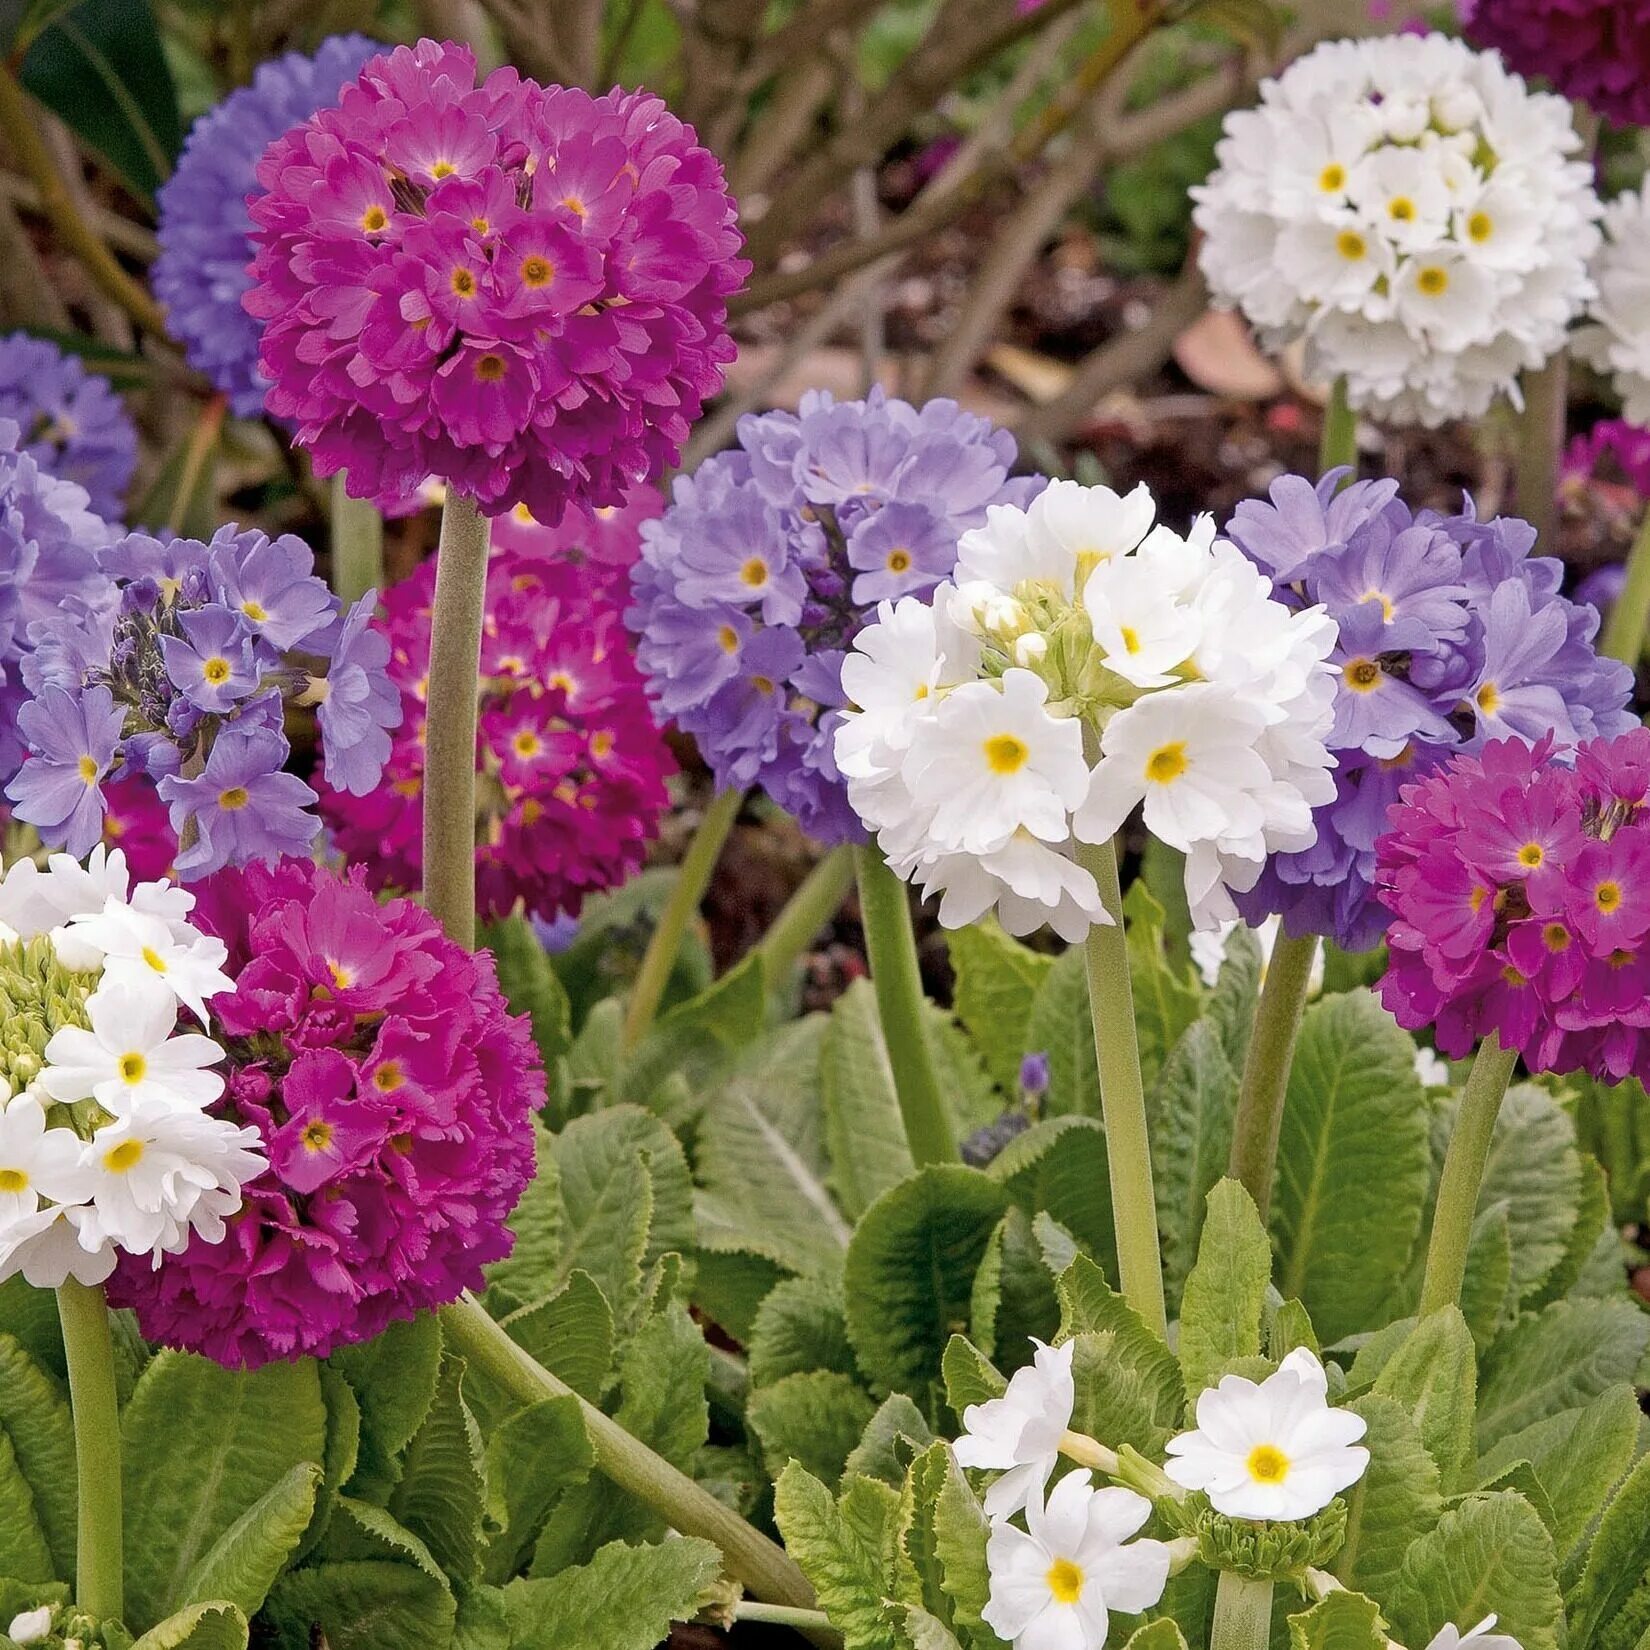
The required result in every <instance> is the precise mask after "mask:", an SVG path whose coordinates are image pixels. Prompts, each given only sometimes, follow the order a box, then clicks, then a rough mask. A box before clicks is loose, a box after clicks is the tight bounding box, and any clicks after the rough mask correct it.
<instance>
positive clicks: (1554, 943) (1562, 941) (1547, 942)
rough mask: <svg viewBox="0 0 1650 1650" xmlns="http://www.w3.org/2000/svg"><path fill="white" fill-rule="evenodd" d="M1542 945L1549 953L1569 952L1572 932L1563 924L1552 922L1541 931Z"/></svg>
mask: <svg viewBox="0 0 1650 1650" xmlns="http://www.w3.org/2000/svg"><path fill="white" fill-rule="evenodd" d="M1541 943H1542V944H1543V945H1544V946H1546V948H1547V949H1548V950H1549V951H1553V952H1558V951H1568V950H1569V949H1570V930H1569V929H1568V928H1566V927H1565V926H1564V924H1563V923H1561V922H1550V923H1548V924H1547V926H1546V927H1545V928H1543V929H1542V930H1541Z"/></svg>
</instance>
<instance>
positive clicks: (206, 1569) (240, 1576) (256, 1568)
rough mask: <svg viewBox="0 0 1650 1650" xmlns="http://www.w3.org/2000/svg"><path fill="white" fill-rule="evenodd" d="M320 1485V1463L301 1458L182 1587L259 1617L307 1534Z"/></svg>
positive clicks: (215, 1546)
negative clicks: (304, 1535)
mask: <svg viewBox="0 0 1650 1650" xmlns="http://www.w3.org/2000/svg"><path fill="white" fill-rule="evenodd" d="M320 1487H321V1469H320V1467H318V1466H317V1465H316V1464H315V1463H314V1462H312V1461H300V1462H299V1463H298V1464H297V1466H295V1467H293V1468H292V1470H291V1471H290V1472H289V1473H287V1475H286V1476H285V1477H284V1478H283V1479H281V1481H280V1482H279V1483H278V1484H274V1485H272V1486H271V1487H270V1489H269V1490H268V1491H267V1493H265V1494H264V1495H261V1496H259V1498H258V1499H257V1500H256V1501H254V1502H253V1503H252V1505H251V1506H250V1507H248V1508H247V1509H246V1511H245V1512H244V1513H242V1514H241V1516H240V1517H239V1518H238V1519H236V1520H235V1522H234V1523H233V1524H231V1525H230V1526H229V1528H228V1529H227V1530H225V1531H224V1532H223V1534H222V1535H221V1536H219V1537H218V1539H217V1540H216V1541H215V1542H213V1544H212V1547H211V1550H210V1551H209V1552H207V1553H206V1555H205V1556H204V1557H203V1558H202V1559H201V1561H200V1563H199V1564H197V1565H196V1566H195V1568H194V1570H193V1571H191V1573H190V1575H189V1578H188V1580H187V1581H185V1582H184V1584H183V1586H182V1588H181V1589H180V1591H181V1592H182V1594H183V1596H184V1597H185V1598H186V1599H188V1600H190V1601H192V1602H193V1601H197V1600H201V1599H222V1600H223V1601H224V1602H226V1603H229V1604H233V1605H234V1606H235V1607H236V1608H237V1609H239V1610H240V1611H241V1612H242V1613H243V1614H244V1615H245V1616H246V1617H247V1618H248V1619H250V1618H251V1617H252V1616H255V1615H256V1614H257V1613H258V1611H259V1610H260V1609H261V1608H262V1607H263V1602H264V1600H265V1599H266V1598H267V1597H268V1596H269V1589H270V1588H271V1587H273V1586H274V1585H275V1578H276V1577H277V1576H279V1575H280V1573H281V1570H282V1568H283V1567H284V1566H285V1564H286V1562H287V1560H288V1559H289V1558H291V1556H292V1554H293V1553H294V1551H296V1549H297V1546H298V1543H299V1541H300V1540H302V1539H303V1534H304V1531H305V1530H306V1529H307V1528H308V1527H309V1521H310V1516H311V1514H312V1513H313V1512H314V1509H315V1497H316V1495H317V1493H318V1492H319V1490H320Z"/></svg>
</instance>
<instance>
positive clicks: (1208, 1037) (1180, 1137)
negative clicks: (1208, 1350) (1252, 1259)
mask: <svg viewBox="0 0 1650 1650" xmlns="http://www.w3.org/2000/svg"><path fill="white" fill-rule="evenodd" d="M1235 932H1237V933H1247V932H1248V930H1247V929H1241V928H1240V929H1238V930H1236V931H1235ZM1224 977H1225V976H1224V974H1223V975H1222V978H1224ZM1237 1090H1238V1074H1237V1071H1236V1069H1235V1068H1234V1067H1233V1065H1232V1062H1231V1058H1230V1055H1229V1053H1228V1043H1227V1035H1226V1032H1225V1030H1224V1028H1223V1027H1222V1026H1221V1025H1220V1024H1219V1023H1218V1022H1217V1021H1216V1020H1215V1019H1214V1017H1213V1013H1212V1009H1211V1013H1210V1015H1208V1016H1206V1017H1205V1018H1204V1019H1201V1020H1198V1021H1197V1022H1196V1023H1195V1024H1193V1025H1192V1026H1190V1027H1189V1028H1188V1029H1187V1031H1186V1032H1185V1034H1184V1035H1183V1036H1182V1037H1181V1038H1180V1040H1179V1041H1178V1042H1177V1043H1176V1044H1175V1045H1174V1048H1173V1049H1172V1050H1170V1053H1169V1057H1168V1059H1167V1060H1166V1061H1165V1062H1164V1065H1163V1069H1162V1070H1161V1071H1160V1072H1159V1073H1158V1074H1157V1080H1156V1081H1155V1082H1154V1083H1153V1084H1152V1087H1151V1092H1150V1093H1149V1094H1148V1095H1147V1106H1146V1111H1147V1119H1148V1122H1149V1124H1150V1133H1151V1146H1152V1170H1153V1176H1152V1180H1153V1187H1154V1191H1155V1194H1156V1199H1157V1225H1158V1235H1159V1238H1160V1240H1161V1243H1162V1248H1163V1280H1164V1288H1165V1289H1166V1290H1167V1291H1168V1294H1169V1298H1170V1299H1171V1300H1172V1299H1174V1297H1175V1296H1176V1294H1177V1293H1178V1292H1179V1291H1180V1290H1181V1289H1182V1288H1183V1287H1184V1286H1185V1282H1186V1274H1187V1273H1188V1272H1189V1271H1190V1270H1191V1266H1192V1261H1193V1259H1194V1257H1195V1256H1196V1254H1197V1241H1198V1238H1199V1236H1200V1235H1201V1233H1202V1230H1203V1211H1204V1208H1205V1206H1206V1204H1207V1201H1208V1197H1209V1193H1210V1192H1211V1191H1212V1190H1213V1189H1214V1185H1215V1182H1216V1181H1217V1180H1219V1179H1220V1178H1221V1176H1222V1175H1224V1174H1225V1173H1226V1164H1227V1160H1228V1159H1229V1158H1230V1157H1231V1154H1232V1119H1233V1116H1234V1115H1235V1113H1236V1110H1237ZM1108 1201H1109V1199H1108Z"/></svg>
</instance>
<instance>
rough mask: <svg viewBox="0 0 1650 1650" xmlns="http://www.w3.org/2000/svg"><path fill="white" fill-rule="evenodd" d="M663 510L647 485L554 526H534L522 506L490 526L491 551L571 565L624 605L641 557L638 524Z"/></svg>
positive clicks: (579, 509)
mask: <svg viewBox="0 0 1650 1650" xmlns="http://www.w3.org/2000/svg"><path fill="white" fill-rule="evenodd" d="M664 509H665V501H664V497H663V495H662V494H661V493H660V492H659V489H658V488H657V487H650V486H646V485H643V486H640V487H632V488H631V490H630V491H629V493H627V494H626V495H625V501H624V503H623V504H603V505H598V506H596V507H594V508H587V507H585V506H584V505H573V506H571V507H570V508H569V509H568V511H567V514H566V515H564V516H563V517H562V518H561V520H560V521H559V522H558V523H557V524H556V525H555V526H554V527H546V526H545V525H544V524H543V523H542V522H539V521H536V520H535V519H534V517H533V513H532V511H531V510H529V509H528V508H527V507H526V505H524V504H518V505H517V506H516V507H515V509H513V510H511V511H509V512H507V513H506V514H505V515H502V516H499V517H498V518H497V519H496V520H495V521H494V522H493V546H494V548H495V549H498V550H514V551H519V552H520V553H521V554H522V555H523V556H550V557H556V558H559V559H561V560H565V561H570V562H572V563H573V564H574V565H575V566H578V567H582V568H583V569H584V577H585V579H586V581H587V582H590V583H600V584H601V585H602V586H603V587H604V588H605V589H609V590H611V591H613V592H614V600H615V601H618V602H620V603H621V604H622V603H623V602H624V601H625V600H626V599H627V598H628V595H629V585H630V569H631V568H632V567H634V566H635V565H636V562H637V560H638V558H639V557H640V556H641V553H642V523H643V522H644V521H656V520H657V519H658V518H659V517H660V516H662V515H663V514H664Z"/></svg>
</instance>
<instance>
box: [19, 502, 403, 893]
mask: <svg viewBox="0 0 1650 1650" xmlns="http://www.w3.org/2000/svg"><path fill="white" fill-rule="evenodd" d="M93 566H94V569H96V570H97V573H98V577H99V578H101V580H102V581H103V584H104V587H105V588H106V589H107V591H108V596H107V599H106V600H105V601H104V602H103V603H102V604H101V605H99V606H97V607H95V608H93V607H90V606H87V607H86V609H85V611H84V613H83V614H82V615H81V617H80V618H79V619H78V621H75V620H73V619H71V618H70V616H69V610H68V609H67V608H65V611H64V613H63V614H62V615H61V616H60V617H59V618H58V619H57V621H56V622H55V623H54V624H53V626H52V627H51V628H50V631H49V633H42V634H40V636H39V640H38V642H37V645H36V646H35V647H34V648H33V650H32V651H31V652H29V653H28V654H27V655H26V656H25V657H24V658H23V659H22V661H21V667H20V670H21V676H22V681H23V685H24V687H25V688H26V689H27V691H28V692H29V693H30V694H32V695H33V699H32V701H30V702H28V703H25V704H24V705H23V707H22V709H21V711H20V712H19V714H18V718H17V722H18V730H19V733H20V735H21V738H22V743H23V747H24V751H25V753H26V754H25V756H24V758H23V761H22V766H21V768H20V769H19V770H18V771H17V772H16V775H15V777H14V778H13V779H12V782H11V784H10V785H9V786H8V788H7V792H6V794H7V795H8V796H9V797H10V798H11V799H12V801H13V802H14V803H15V804H16V812H17V816H18V817H19V818H20V819H23V820H26V821H27V822H28V823H30V824H32V825H34V826H36V827H37V828H38V829H39V831H40V833H41V835H42V836H43V837H44V838H45V839H46V841H47V842H48V843H50V844H51V845H53V846H62V847H65V848H67V849H68V851H69V852H70V853H72V854H74V855H76V856H77V857H78V856H79V855H82V854H84V853H86V852H88V851H89V850H90V848H91V846H92V845H93V844H94V843H95V842H96V841H97V840H98V837H99V835H100V833H101V829H102V821H103V813H104V808H105V799H104V794H103V784H104V781H105V780H109V779H116V778H119V777H121V776H122V775H124V774H127V773H140V774H144V775H146V776H147V777H148V778H149V779H151V780H153V781H155V782H156V783H157V784H158V785H159V787H160V795H161V797H162V799H163V800H164V801H165V802H166V803H167V805H168V807H169V810H170V814H171V821H172V828H173V830H175V831H176V832H177V833H178V839H179V841H180V842H181V844H182V851H181V852H180V854H179V856H178V860H177V868H178V871H179V872H180V873H181V874H182V875H184V876H185V877H195V876H205V875H207V874H208V873H210V872H212V871H215V870H217V869H219V868H220V867H222V866H224V865H244V864H246V863H248V862H249V861H251V860H265V861H271V862H272V861H273V860H275V859H277V858H278V857H279V856H280V855H282V854H292V853H304V852H306V851H307V850H308V848H309V845H310V843H311V842H312V841H313V839H314V837H315V833H316V831H317V830H318V829H319V821H318V820H317V818H316V816H315V814H314V812H313V811H312V810H313V804H314V802H315V793H314V792H313V791H312V790H311V789H310V788H309V786H308V785H306V784H304V782H303V781H302V780H300V779H298V778H296V777H295V776H293V775H291V774H288V773H286V772H285V771H284V770H285V767H286V761H287V757H288V755H289V754H290V751H289V747H288V745H287V740H286V735H285V733H284V731H283V726H282V724H283V711H284V708H285V706H286V705H288V704H301V705H310V706H314V707H315V713H316V716H317V718H318V719H319V721H320V723H321V728H322V732H323V734H324V735H325V740H324V744H325V757H324V763H323V769H322V771H323V772H324V773H325V775H326V777H327V780H328V782H329V783H330V784H332V785H334V786H336V787H338V788H340V789H343V790H349V791H352V792H355V793H356V794H360V793H362V792H364V791H367V790H371V789H372V787H373V786H374V785H375V784H376V783H377V782H378V777H379V773H380V771H381V769H382V768H383V765H384V760H385V757H386V756H387V755H388V752H389V740H388V738H387V736H386V732H387V730H388V729H390V728H393V727H395V726H396V725H397V724H398V723H399V722H400V720H401V699H400V695H399V693H398V692H397V691H396V690H395V688H394V687H393V686H392V685H391V684H390V682H389V679H388V676H387V674H386V668H385V667H386V666H387V664H388V662H389V649H388V647H387V645H386V644H385V642H384V640H383V638H382V637H381V636H380V635H379V634H378V633H377V632H376V631H373V630H371V629H370V628H369V627H368V625H367V619H368V617H369V615H370V614H371V612H372V609H373V604H374V602H375V601H376V599H377V595H376V592H369V593H368V594H367V595H366V596H364V597H363V598H362V599H361V601H359V602H358V603H356V605H355V606H354V607H352V608H350V609H349V610H348V611H347V612H345V611H344V610H343V609H341V608H340V606H339V603H338V600H337V598H336V597H335V596H334V595H333V594H332V593H331V592H330V591H329V590H328V589H327V587H326V586H325V585H324V584H323V583H322V582H321V580H320V579H318V578H317V577H316V576H315V573H314V571H313V567H314V557H313V556H312V555H311V553H310V550H309V547H308V546H307V545H306V544H304V543H303V541H302V540H300V539H296V538H293V537H291V536H290V535H285V536H283V537H281V538H278V539H270V538H268V537H266V536H265V535H264V534H263V533H259V532H251V531H248V532H240V531H238V530H237V529H236V528H234V527H232V526H231V527H225V528H222V529H220V530H219V532H218V533H217V534H216V535H215V536H214V537H213V539H212V542H211V543H210V544H203V543H201V542H200V541H199V540H198V539H157V538H151V537H150V536H149V535H148V534H145V533H131V534H128V535H127V536H126V537H125V538H123V539H120V540H119V541H117V542H116V543H114V544H111V545H109V546H107V547H106V548H105V549H102V550H101V551H99V552H97V554H96V556H95V558H94V561H93ZM38 630H39V627H37V631H38ZM82 746H83V747H84V748H81V747H82ZM75 776H78V784H79V787H80V788H79V791H78V792H76V791H74V789H73V786H72V784H71V780H72V779H74V778H75Z"/></svg>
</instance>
